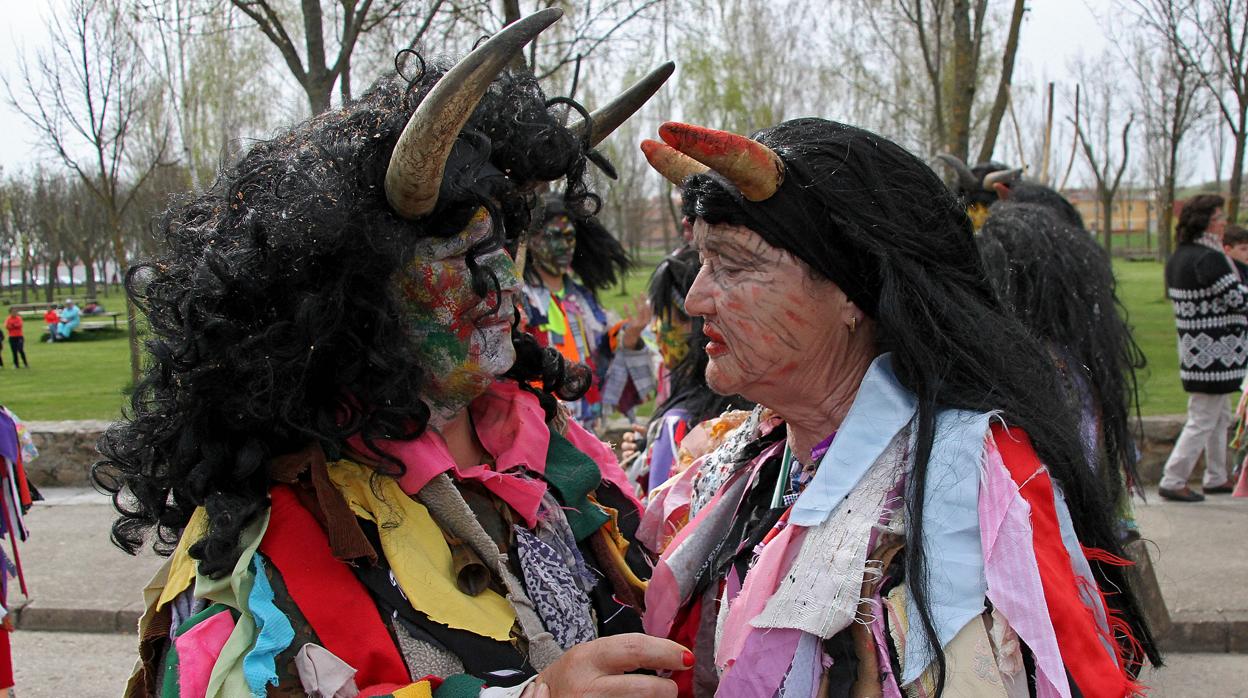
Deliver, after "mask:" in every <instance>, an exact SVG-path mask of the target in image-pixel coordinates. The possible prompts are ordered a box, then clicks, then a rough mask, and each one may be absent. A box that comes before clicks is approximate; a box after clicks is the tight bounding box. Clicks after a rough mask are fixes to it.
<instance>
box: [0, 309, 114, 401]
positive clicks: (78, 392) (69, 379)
mask: <svg viewBox="0 0 1248 698" xmlns="http://www.w3.org/2000/svg"><path fill="white" fill-rule="evenodd" d="M25 329H26V358H27V359H29V360H30V368H29V369H27V368H21V369H14V368H13V356H12V353H11V352H10V351H9V347H8V339H7V338H6V339H5V341H4V355H3V356H4V368H0V403H3V404H4V405H5V406H6V407H8V408H9V409H11V410H13V412H15V413H16V414H17V415H18V416H19V417H21V418H22V419H24V420H28V421H43V420H60V419H113V418H115V417H117V416H119V415H120V414H121V405H122V401H123V399H124V397H123V395H122V391H123V390H124V389H125V387H126V385H127V384H128V383H129V382H130V352H129V351H128V349H127V345H126V330H125V329H124V326H123V328H122V329H120V330H111V329H110V330H97V331H94V332H85V333H84V332H80V333H76V334H75V335H74V338H73V339H72V340H70V341H68V342H58V343H56V344H47V343H45V342H42V341H40V340H39V336H40V335H41V334H44V332H43V328H42V327H41V326H40V325H38V324H35V323H32V322H29V321H28V322H27V323H26V328H25Z"/></svg>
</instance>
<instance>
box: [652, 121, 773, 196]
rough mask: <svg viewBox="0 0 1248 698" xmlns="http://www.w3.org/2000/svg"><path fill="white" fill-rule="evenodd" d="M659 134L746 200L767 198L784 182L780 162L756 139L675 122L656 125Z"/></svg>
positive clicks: (769, 149) (666, 141)
mask: <svg viewBox="0 0 1248 698" xmlns="http://www.w3.org/2000/svg"><path fill="white" fill-rule="evenodd" d="M659 137H660V138H662V139H663V142H665V143H667V144H668V145H669V146H671V147H673V148H675V149H676V150H679V151H680V152H682V153H684V154H685V155H688V156H689V157H691V158H693V159H694V160H697V161H698V162H700V163H702V164H703V165H706V166H708V167H710V168H711V169H712V170H715V171H716V172H718V173H719V174H721V175H723V176H724V178H726V179H727V180H728V181H729V182H732V183H733V185H735V186H736V187H737V189H739V190H740V191H741V195H742V196H744V197H745V198H746V199H749V200H750V201H764V200H766V199H769V198H771V196H772V195H773V194H775V193H776V191H777V190H778V189H780V185H781V184H783V183H784V161H782V160H781V159H780V156H779V155H776V151H774V150H772V149H771V148H768V147H767V146H765V145H763V144H762V143H759V142H758V141H756V140H752V139H750V138H746V137H745V136H739V135H737V134H735V133H729V132H728V131H717V130H715V129H711V128H704V127H702V126H692V125H690V124H682V123H679V122H676V121H669V122H667V123H665V124H663V125H662V126H660V127H659Z"/></svg>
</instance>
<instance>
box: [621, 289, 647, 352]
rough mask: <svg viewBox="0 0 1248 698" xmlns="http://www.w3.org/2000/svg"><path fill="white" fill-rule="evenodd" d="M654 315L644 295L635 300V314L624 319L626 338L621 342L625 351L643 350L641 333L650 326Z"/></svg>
mask: <svg viewBox="0 0 1248 698" xmlns="http://www.w3.org/2000/svg"><path fill="white" fill-rule="evenodd" d="M653 317H654V313H653V312H651V310H650V302H649V301H647V300H646V297H645V296H644V295H639V296H637V297H636V298H634V299H633V312H632V314H630V315H629V316H628V317H626V318H624V337H623V339H622V340H621V342H620V346H622V347H624V348H625V349H640V348H641V332H642V330H644V329H646V325H649V324H650V320H651V319H653Z"/></svg>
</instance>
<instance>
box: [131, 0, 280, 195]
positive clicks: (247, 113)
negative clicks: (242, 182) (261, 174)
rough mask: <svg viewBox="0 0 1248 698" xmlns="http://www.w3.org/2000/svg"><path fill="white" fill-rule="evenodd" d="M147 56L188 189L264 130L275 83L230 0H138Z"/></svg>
mask: <svg viewBox="0 0 1248 698" xmlns="http://www.w3.org/2000/svg"><path fill="white" fill-rule="evenodd" d="M136 10H137V14H138V17H139V19H140V25H139V30H140V31H141V39H142V41H143V43H144V44H145V46H147V48H148V50H147V52H146V53H145V54H144V57H145V58H146V60H147V64H148V67H149V69H150V70H151V71H152V73H153V74H154V75H155V76H156V78H157V79H158V81H159V86H160V89H161V91H162V93H163V96H162V98H161V103H162V104H163V105H166V108H167V109H168V111H169V115H168V117H167V118H168V121H169V123H170V124H171V126H172V127H173V130H174V131H175V132H176V134H177V138H176V139H175V142H176V145H177V152H178V156H179V159H180V160H181V162H182V163H183V164H184V165H185V166H186V172H187V175H188V177H189V182H190V187H191V188H192V189H195V190H198V189H200V188H202V187H203V186H204V185H206V184H207V183H208V182H210V181H211V180H212V177H213V176H214V175H215V173H216V169H217V167H218V165H219V163H220V161H221V159H222V157H223V155H224V154H225V153H226V152H227V150H228V149H229V147H230V144H232V143H235V142H237V141H238V140H239V139H240V138H242V137H243V136H250V135H254V134H257V133H263V132H264V131H265V130H266V129H268V128H269V123H270V122H271V119H272V111H273V109H272V102H273V100H272V97H271V95H272V94H274V93H275V92H277V91H278V90H279V89H280V87H279V86H278V85H276V84H275V81H274V80H273V78H272V73H271V71H266V70H257V66H261V65H264V64H265V62H266V60H267V56H266V45H265V40H264V39H263V37H262V36H261V35H260V34H258V33H256V32H254V31H251V30H250V29H249V28H248V27H246V26H242V25H243V24H244V23H250V20H248V19H246V18H245V17H244V16H243V15H242V14H241V13H240V12H238V11H237V10H236V9H235V8H234V7H233V6H231V5H228V4H227V5H224V6H221V5H220V4H219V3H216V2H213V3H207V2H205V1H204V0H138V2H137V5H136Z"/></svg>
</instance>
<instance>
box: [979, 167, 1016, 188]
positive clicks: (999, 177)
mask: <svg viewBox="0 0 1248 698" xmlns="http://www.w3.org/2000/svg"><path fill="white" fill-rule="evenodd" d="M1022 178H1023V171H1022V170H1021V169H1019V168H1017V167H1016V168H1014V169H1012V170H997V171H996V172H989V173H988V174H986V175H984V189H992V188H993V185H994V184H1005V185H1010V184H1013V183H1014V182H1017V181H1019V180H1020V179H1022Z"/></svg>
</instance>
